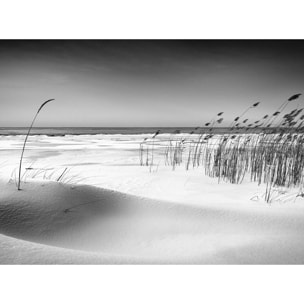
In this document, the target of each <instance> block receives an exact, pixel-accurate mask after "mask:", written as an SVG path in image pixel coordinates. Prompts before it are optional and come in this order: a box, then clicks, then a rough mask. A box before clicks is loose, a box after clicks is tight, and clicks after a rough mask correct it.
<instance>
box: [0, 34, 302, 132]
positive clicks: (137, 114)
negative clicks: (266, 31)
mask: <svg viewBox="0 0 304 304" xmlns="http://www.w3.org/2000/svg"><path fill="white" fill-rule="evenodd" d="M302 92H304V41H302V40H297V41H292V40H287V41H277V40H263V41H259V40H251V41H246V40H236V41H235V40H194V41H191V40H178V41H175V40H160V41H157V40H147V41H146V40H124V41H119V40H34V41H30V40H0V127H26V126H28V125H29V123H30V122H31V119H32V118H33V116H34V114H35V112H36V111H37V109H38V108H39V106H40V104H41V103H42V102H44V101H45V100H47V99H50V98H55V101H53V102H51V103H49V104H48V105H47V106H46V107H45V108H44V109H43V110H42V111H41V113H40V114H39V117H38V119H37V121H36V124H35V126H37V127H140V126H146V127H155V126H159V127H166V126H167V127H187V126H189V127H192V126H200V125H203V124H205V123H206V122H208V121H210V119H212V118H213V117H214V115H216V113H218V112H221V111H223V112H224V115H223V117H224V121H223V126H225V125H229V124H230V122H231V120H232V119H233V118H234V117H236V116H238V115H239V114H240V113H242V112H243V111H244V110H245V109H246V108H247V107H249V106H250V105H252V104H253V103H255V102H260V105H259V106H258V107H257V108H254V109H252V110H251V111H250V112H248V118H249V119H251V120H257V119H259V118H261V117H262V116H264V115H265V114H269V113H273V112H274V111H275V110H276V109H277V108H278V107H279V106H280V105H281V104H282V102H284V100H286V99H287V98H289V97H290V96H291V95H293V94H296V93H302ZM303 104H304V99H303V97H301V98H300V99H299V100H297V101H295V103H294V104H292V105H291V107H293V106H295V107H298V106H299V107H300V106H301V105H303ZM246 118H247V117H246Z"/></svg>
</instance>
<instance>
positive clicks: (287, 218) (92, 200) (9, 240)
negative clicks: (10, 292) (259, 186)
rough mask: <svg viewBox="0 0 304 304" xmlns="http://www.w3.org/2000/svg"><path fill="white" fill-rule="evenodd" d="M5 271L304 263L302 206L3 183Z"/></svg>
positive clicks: (0, 214) (0, 255)
mask: <svg viewBox="0 0 304 304" xmlns="http://www.w3.org/2000/svg"><path fill="white" fill-rule="evenodd" d="M0 187H1V192H0V248H1V250H0V263H1V264H54V263H55V264H69V263H72V264H75V263H76V264H92V263H93V264H97V263H98V264H99V263H103V264H116V263H123V264H132V263H135V264H139V263H143V264H150V263H156V264H165V263H173V264H179V263H181V264H287V263H288V264H302V263H304V254H303V252H304V238H303V233H304V220H303V219H304V213H303V208H302V206H300V207H293V208H288V206H283V207H280V208H270V207H268V206H267V205H266V204H258V205H254V204H252V205H249V204H244V205H243V206H239V207H238V208H230V207H228V208H222V206H219V205H217V204H203V205H202V206H197V205H189V204H188V205H183V204H180V203H175V202H166V201H160V200H152V199H147V198H141V197H138V196H133V195H129V194H123V193H120V192H117V191H111V190H106V189H102V188H95V187H92V186H71V185H63V184H60V183H55V182H32V181H31V182H29V183H26V184H24V187H23V190H22V191H17V190H16V187H15V185H14V184H13V183H1V184H0Z"/></svg>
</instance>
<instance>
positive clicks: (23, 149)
mask: <svg viewBox="0 0 304 304" xmlns="http://www.w3.org/2000/svg"><path fill="white" fill-rule="evenodd" d="M53 100H54V99H49V100H47V101H45V102H44V103H43V104H42V105H41V106H40V107H39V109H38V111H37V113H36V115H35V116H34V119H33V120H32V123H31V125H30V127H29V129H28V132H27V134H26V136H25V139H24V143H23V147H22V152H21V157H20V163H19V173H18V185H17V189H18V190H21V169H22V160H23V154H24V151H25V146H26V142H27V139H28V137H29V135H30V132H31V130H32V128H33V125H34V122H35V120H36V118H37V116H38V114H39V112H40V111H41V110H42V108H43V107H44V106H45V105H46V104H47V103H49V102H51V101H53Z"/></svg>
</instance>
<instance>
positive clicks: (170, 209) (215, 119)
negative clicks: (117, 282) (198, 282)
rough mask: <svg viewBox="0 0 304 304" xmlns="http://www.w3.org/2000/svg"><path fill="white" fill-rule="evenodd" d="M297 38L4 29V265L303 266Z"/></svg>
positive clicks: (301, 46) (0, 48)
mask: <svg viewBox="0 0 304 304" xmlns="http://www.w3.org/2000/svg"><path fill="white" fill-rule="evenodd" d="M303 53H304V41H295V40H289V41H288V40H264V41H261V40H252V41H249V40H162V41H161V40H14V41H7V40H2V41H0V61H1V72H0V81H1V82H0V83H1V92H0V94H1V114H0V121H1V128H0V134H1V137H0V157H1V161H0V168H1V170H0V174H1V194H0V208H1V209H0V218H1V222H0V233H1V234H0V244H1V246H0V263H1V264H303V263H304V254H303V252H304V238H303V233H304V188H303V185H304V175H303V174H304V151H303V143H304V133H303V132H304V124H303V123H304V112H303V108H304V100H303V95H302V92H303V84H304V74H303V67H304V57H303Z"/></svg>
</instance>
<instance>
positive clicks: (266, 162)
mask: <svg viewBox="0 0 304 304" xmlns="http://www.w3.org/2000/svg"><path fill="white" fill-rule="evenodd" d="M300 95H301V94H296V95H293V96H291V97H290V98H289V99H287V100H286V101H284V102H283V103H282V105H281V106H280V107H279V108H278V109H277V110H275V111H274V112H273V113H272V114H266V113H265V114H264V115H263V116H262V117H261V118H260V119H258V120H256V121H254V122H252V123H249V124H248V121H249V119H248V118H246V117H244V115H245V114H246V113H248V111H249V110H251V109H253V108H256V107H257V106H258V105H259V102H257V103H254V104H253V105H252V106H250V107H248V108H247V109H245V110H244V111H243V112H242V113H241V114H240V115H239V116H237V117H236V118H235V119H234V120H233V121H232V123H231V124H230V126H229V128H228V129H227V132H226V133H225V134H218V133H217V131H216V127H218V126H219V125H220V124H221V123H222V122H223V120H224V118H223V117H222V115H223V112H219V113H218V114H217V115H216V116H215V117H214V118H213V119H211V120H210V121H209V122H207V123H206V124H205V125H204V127H196V128H194V129H193V131H192V132H190V133H189V135H188V136H187V137H184V138H182V137H181V136H177V135H175V134H174V135H172V136H171V138H170V139H169V140H163V141H162V140H159V142H158V145H159V146H160V147H161V146H164V152H163V155H164V157H165V164H166V165H169V166H172V168H173V170H174V169H175V168H176V166H180V165H181V164H182V163H184V164H185V168H186V169H187V170H188V169H189V168H190V167H192V168H195V167H202V168H203V171H204V173H205V174H206V175H207V176H210V177H213V178H217V179H218V181H219V182H220V181H226V182H230V183H234V184H239V183H242V182H243V180H244V178H245V176H248V177H249V178H250V180H251V181H252V182H257V183H258V184H259V185H260V184H265V185H266V192H265V196H264V197H265V200H266V201H267V202H270V200H271V196H272V193H273V192H274V187H286V188H290V187H298V188H299V189H302V187H303V173H304V149H303V148H304V126H303V124H304V115H301V114H303V113H302V110H303V109H299V108H296V109H293V110H292V111H290V112H288V113H284V110H285V109H286V107H287V105H289V104H290V103H291V102H293V101H294V100H297V99H298V98H299V97H300ZM277 121H279V122H278V123H276V122H277ZM159 133H160V132H158V134H159ZM154 140H155V135H154V136H153V137H152V139H148V138H147V139H145V141H144V142H142V143H141V146H140V155H141V160H140V164H141V165H144V164H145V165H149V164H150V165H151V162H152V163H153V161H154V144H155V141H154ZM151 146H152V148H151Z"/></svg>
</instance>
